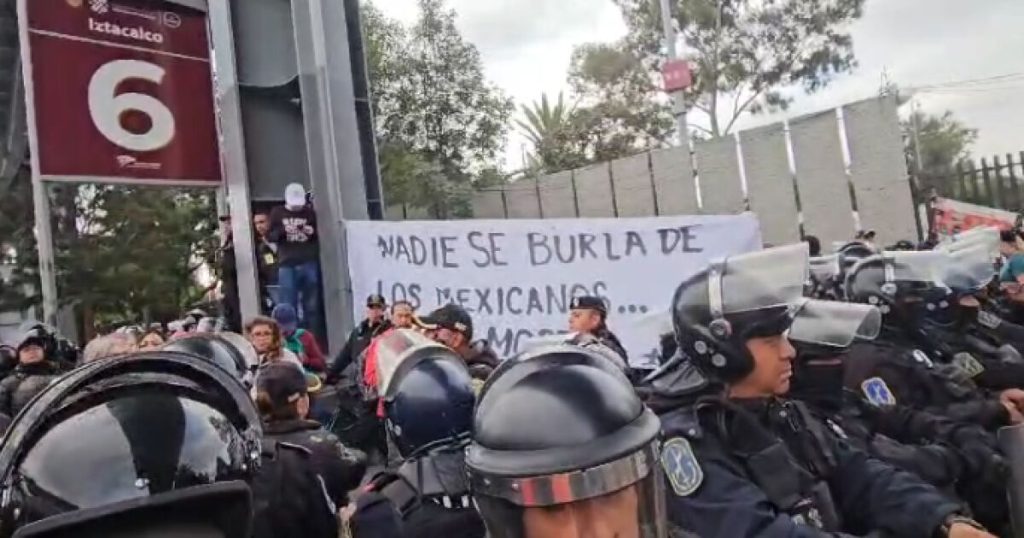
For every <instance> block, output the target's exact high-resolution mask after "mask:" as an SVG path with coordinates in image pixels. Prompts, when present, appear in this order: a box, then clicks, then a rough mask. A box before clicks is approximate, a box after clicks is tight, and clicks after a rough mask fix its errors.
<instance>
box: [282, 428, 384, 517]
mask: <svg viewBox="0 0 1024 538" xmlns="http://www.w3.org/2000/svg"><path fill="white" fill-rule="evenodd" d="M263 437H264V438H265V439H270V440H273V441H277V442H284V443H290V444H293V445H298V446H301V447H304V448H307V449H309V451H310V455H311V460H312V462H313V467H314V470H315V471H316V473H317V474H318V475H320V477H321V478H323V481H324V487H325V489H326V490H327V494H328V495H329V496H330V497H331V501H333V502H334V504H335V506H345V505H346V504H348V492H349V491H352V490H353V489H355V488H357V487H359V483H360V482H361V481H362V480H363V475H364V474H366V454H364V453H362V452H361V451H359V450H354V449H351V448H348V447H346V446H345V445H343V444H341V441H339V440H338V437H337V436H335V435H334V434H333V433H330V432H328V431H326V430H324V429H323V428H322V427H321V426H320V424H319V423H317V422H314V421H312V420H282V421H274V422H267V423H265V424H264V425H263Z"/></svg>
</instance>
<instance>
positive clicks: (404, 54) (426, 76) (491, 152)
mask: <svg viewBox="0 0 1024 538" xmlns="http://www.w3.org/2000/svg"><path fill="white" fill-rule="evenodd" d="M419 9H420V17H419V20H418V22H417V23H416V24H415V25H414V26H413V27H412V28H408V29H406V28H403V27H402V26H401V25H400V24H399V23H397V22H394V21H391V20H389V19H387V18H386V17H385V16H383V15H382V14H381V13H380V12H379V11H377V10H376V9H375V8H373V7H372V6H367V7H366V8H365V10H364V14H365V15H364V18H363V22H364V34H365V35H366V41H367V48H368V67H369V73H370V82H371V90H372V91H373V93H374V112H375V114H376V116H375V118H374V119H375V128H376V134H377V138H378V145H379V147H380V154H381V167H382V176H383V182H384V187H385V191H386V193H387V197H388V199H389V200H398V199H404V200H406V201H407V203H409V204H411V205H415V206H419V207H426V208H432V209H434V210H435V211H436V215H437V216H438V217H439V218H446V217H448V216H459V215H465V214H468V211H469V195H470V192H471V188H470V187H471V185H472V184H473V183H474V181H475V180H476V179H477V178H478V175H479V174H480V173H481V171H483V170H485V169H487V168H488V167H490V166H491V165H492V164H493V162H494V161H495V160H496V158H497V157H498V154H499V152H500V150H501V149H502V148H503V147H504V143H505V136H506V134H507V129H508V120H509V117H510V115H511V113H512V110H513V107H512V102H511V100H510V99H509V98H507V97H506V96H505V95H504V93H503V92H502V91H501V90H499V89H498V88H496V87H495V86H494V85H492V84H490V83H489V82H487V80H486V79H485V77H484V72H483V64H482V62H481V60H480V53H479V52H478V51H477V49H476V47H474V46H473V45H472V44H469V43H467V42H466V41H465V40H464V39H463V38H462V36H461V34H459V31H458V29H457V28H456V26H455V13H454V12H453V11H451V10H448V9H446V8H445V7H444V3H443V0H419ZM414 163H415V164H414ZM413 170H415V171H417V172H416V174H414V175H413V176H407V177H399V176H396V175H395V174H397V173H400V172H408V171H413ZM417 177H418V178H420V179H424V178H429V179H426V180H427V181H428V184H426V185H420V186H418V187H417V188H415V189H412V193H413V194H410V193H405V192H404V191H405V190H408V189H409V186H410V181H414V180H415V178H417Z"/></svg>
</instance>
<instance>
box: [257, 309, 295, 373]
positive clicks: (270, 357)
mask: <svg viewBox="0 0 1024 538" xmlns="http://www.w3.org/2000/svg"><path fill="white" fill-rule="evenodd" d="M245 335H246V337H247V338H248V339H249V342H251V343H252V346H253V347H254V348H256V354H257V355H258V356H259V361H260V366H261V367H262V366H264V365H266V364H269V363H273V362H279V361H280V362H289V363H292V364H295V365H297V366H298V367H299V368H301V367H302V361H300V360H299V358H298V357H297V356H296V355H295V353H292V352H291V351H290V350H288V349H287V348H285V347H284V337H282V335H281V328H280V327H279V326H278V325H277V322H276V321H274V320H273V319H272V318H268V317H264V316H257V317H255V318H253V319H252V321H250V322H249V323H247V324H246V325H245Z"/></svg>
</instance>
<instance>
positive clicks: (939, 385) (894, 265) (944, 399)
mask: <svg viewBox="0 0 1024 538" xmlns="http://www.w3.org/2000/svg"><path fill="white" fill-rule="evenodd" d="M950 263H953V262H952V260H951V258H950V256H949V255H948V253H944V252H938V251H929V252H888V253H885V254H882V255H878V256H873V257H871V258H866V259H864V260H862V261H861V262H859V263H858V264H857V265H856V266H855V267H854V268H853V269H852V271H851V273H850V275H848V277H847V279H846V293H847V297H848V298H849V299H850V300H851V301H855V302H860V303H867V304H871V305H875V306H877V307H878V308H879V310H880V311H881V312H882V319H883V324H882V332H881V335H880V336H879V338H878V339H877V340H876V341H874V342H857V343H855V344H854V345H853V346H852V347H851V349H850V353H849V360H848V363H847V368H846V373H845V376H846V379H845V384H846V386H847V387H848V388H850V389H851V390H855V391H860V392H863V394H864V396H865V397H866V398H867V399H868V400H869V401H870V402H872V403H874V404H876V405H878V406H883V407H884V406H890V405H896V404H901V405H906V406H909V407H913V408H915V409H920V410H925V411H929V412H932V413H935V414H938V415H943V416H947V417H949V418H951V419H954V420H958V421H962V422H969V423H974V424H979V425H981V426H983V427H985V428H986V429H990V430H994V429H996V428H998V427H1001V426H1005V425H1009V424H1016V423H1020V422H1022V421H1024V415H1022V413H1021V408H1022V407H1024V391H1021V390H1018V389H1010V390H1004V391H1002V392H1000V393H999V394H998V395H993V396H989V395H987V394H986V393H984V392H983V391H980V390H979V389H978V386H977V384H976V383H975V382H974V381H973V380H972V379H971V378H972V377H973V376H972V372H974V373H975V374H976V373H977V372H978V370H979V368H978V365H977V364H975V363H976V362H977V361H966V360H965V359H966V358H965V357H963V356H961V357H946V356H940V355H939V354H938V353H936V340H935V338H934V336H931V335H929V333H928V332H927V331H925V330H924V328H923V327H924V323H923V322H924V320H925V318H926V317H933V318H934V317H938V316H944V315H946V314H944V313H945V312H948V311H949V310H951V309H952V308H953V302H954V295H953V293H952V292H951V290H950V289H949V288H948V287H947V286H946V285H945V284H944V283H943V282H942V280H941V279H942V276H943V275H944V274H945V272H946V271H947V268H948V267H949V264H950Z"/></svg>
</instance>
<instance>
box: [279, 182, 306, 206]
mask: <svg viewBox="0 0 1024 538" xmlns="http://www.w3.org/2000/svg"><path fill="white" fill-rule="evenodd" d="M284 205H286V206H288V207H290V208H295V209H298V208H301V207H303V206H305V205H306V188H305V187H303V186H302V185H301V184H299V183H290V184H289V185H288V186H287V187H285V189H284Z"/></svg>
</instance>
